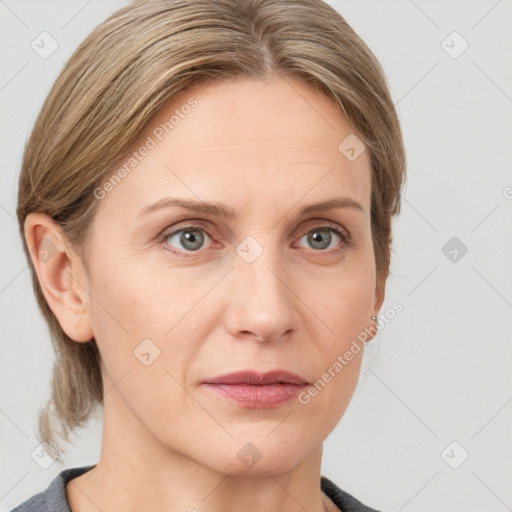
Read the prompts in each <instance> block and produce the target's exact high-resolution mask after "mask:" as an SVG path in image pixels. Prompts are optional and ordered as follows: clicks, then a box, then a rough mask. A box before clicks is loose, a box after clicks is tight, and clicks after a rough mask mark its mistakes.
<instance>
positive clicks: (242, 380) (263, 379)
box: [203, 370, 308, 409]
mask: <svg viewBox="0 0 512 512" xmlns="http://www.w3.org/2000/svg"><path fill="white" fill-rule="evenodd" d="M203 385H204V386H205V387H206V389H208V390H210V391H212V392H214V393H216V394H217V395H220V396H221V397H223V398H225V399H228V400H231V401H234V402H235V403H236V404H237V405H239V406H242V407H247V408H254V409H270V408H275V407H278V406H280V405H282V404H284V403H286V402H288V401H290V400H292V399H293V398H295V397H296V396H297V395H298V394H299V393H300V392H301V391H302V390H303V389H304V388H305V387H306V386H307V385H308V382H307V381H306V380H305V379H303V378H302V377H300V376H299V375H296V374H294V373H291V372H288V371H284V370H276V371H272V372H267V373H260V372H254V371H246V372H236V373H230V374H227V375H223V376H220V377H215V378H211V379H207V380H205V381H204V382H203Z"/></svg>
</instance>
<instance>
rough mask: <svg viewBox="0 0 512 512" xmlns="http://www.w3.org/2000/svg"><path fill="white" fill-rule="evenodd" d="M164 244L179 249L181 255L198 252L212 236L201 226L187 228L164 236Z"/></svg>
mask: <svg viewBox="0 0 512 512" xmlns="http://www.w3.org/2000/svg"><path fill="white" fill-rule="evenodd" d="M162 239H163V242H164V243H166V244H168V245H170V246H171V247H173V248H174V249H177V251H178V252H179V253H182V252H186V251H198V250H199V249H202V248H203V245H204V243H205V240H207V239H209V240H210V241H211V238H210V236H209V235H208V233H207V232H206V231H205V229H204V228H203V227H201V226H185V227H183V228H181V229H177V230H175V231H173V232H172V233H168V234H165V235H164V236H163V238H162Z"/></svg>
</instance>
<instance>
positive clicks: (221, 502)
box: [15, 0, 405, 512]
mask: <svg viewBox="0 0 512 512" xmlns="http://www.w3.org/2000/svg"><path fill="white" fill-rule="evenodd" d="M404 177H405V155H404V149H403V143H402V138H401V133H400V127H399V123H398V120H397V116H396V112H395V110H394V106H393V102H392V101H391V98H390V95H389V91H388V89H387V85H386V81H385V78H384V74H383V72H382V69H381V67H380V65H379V64H378V62H377V61H376V59H375V57H374V56H373V54H372V53H371V51H370V50H369V49H368V48H367V46H366V45H365V44H364V43H363V41H362V40H361V39H360V38H359V37H358V36H357V35H356V34H355V33H354V32H353V30H352V29H351V28H350V26H349V25H348V24H347V23H346V22H345V21H344V20H343V18H342V17H341V16H340V15H339V14H338V13H336V11H334V10H333V9H332V8H331V7H329V6H328V5H327V4H325V3H323V2H322V1H320V0H300V1H295V2H293V3H290V2H287V1H286V0H271V1H270V0H250V1H233V0H218V1H215V2H210V1H206V0H204V1H202V0H150V1H137V2H133V3H131V4H130V5H129V6H127V7H126V8H124V9H121V10H120V11H118V12H117V13H115V14H114V15H113V16H111V17H110V18H109V19H108V20H106V21H105V22H104V23H102V24H101V25H100V26H98V27H97V28H96V29H95V30H94V31H93V32H92V33H91V34H90V35H89V36H88V37H87V38H86V40H85V41H84V42H83V43H82V45H81V46H80V47H79V48H78V49H77V51H76V52H75V53H74V54H73V56H72V57H71V58H70V60H69V62H68V63H67V65H66V67H65V69H64V70H63V72H62V74H61V75H60V76H59V78H58V79H57V81H56V83H55V84H54V87H53V88H52V90H51V92H50V94H49V96H48V98H47V100H46V102H45V104H44V106H43V108H42V111H41V113H40V115H39V117H38V119H37V121H36V124H35V127H34V129H33V132H32V134H31V137H30V139H29V141H28V144H27V147H26V150H25V153H24V158H23V163H22V172H21V176H20V184H19V197H18V210H17V214H18V219H19V224H20V230H21V234H22V236H23V240H24V247H25V251H26V253H27V257H28V258H29V263H30V267H31V271H32V276H33V283H34V289H35V293H36V296H37V299H38V302H39V305H40V307H41V309H42V311H43V314H44V316H45V319H46V320H47V322H48V324H49V327H50V330H51V333H52V339H53V342H54V345H55V349H56V356H57V359H56V366H55V368H54V375H53V381H52V396H51V400H50V402H49V404H48V406H47V407H46V408H45V409H44V410H43V411H42V413H41V416H40V435H41V439H42V441H43V442H45V443H47V444H46V445H45V446H46V447H47V449H48V450H49V451H51V452H52V453H53V454H54V455H55V456H56V457H57V456H58V455H59V453H61V452H62V451H63V449H62V446H61V444H60V439H66V436H67V434H68V433H69V432H70V431H72V430H73V429H75V428H76V427H79V426H82V425H83V424H85V422H86V420H87V419H88V417H89V416H90V414H91V412H92V410H93V409H94V408H95V407H97V406H101V407H102V409H103V417H104V423H103V439H102V447H101V456H100V460H99V461H98V463H97V464H96V465H94V466H88V467H80V468H71V469H68V470H65V471H63V472H62V473H61V474H60V475H58V477H57V478H56V479H55V480H54V481H53V482H52V483H51V485H50V486H49V487H48V489H47V490H46V491H44V492H42V493H40V494H38V495H36V496H33V497H32V498H30V499H29V500H27V501H26V502H25V503H23V504H22V505H20V506H19V507H17V508H16V509H15V510H19V511H24V510H41V509H43V507H44V506H46V507H47V508H46V510H72V511H73V512H76V511H78V512H88V511H92V510H95V511H96V510H98V509H100V510H102V511H104V512H107V511H113V510H127V511H129V510H148V511H151V510H168V511H175V510H176V511H177V510H188V511H196V510H197V511H201V512H202V511H218V510H222V511H230V510H239V509H244V510H265V511H281V512H285V511H295V510H308V511H314V512H320V511H324V510H327V511H334V510H357V511H371V510H374V509H371V508H368V507H366V506H365V505H363V504H362V503H361V502H359V501H358V500H357V499H356V498H354V497H353V496H351V495H350V494H348V493H347V492H345V491H343V490H341V489H340V488H338V487H337V486H336V485H335V484H334V483H333V482H331V481H330V480H329V479H327V478H326V477H325V476H321V475H320V468H321V458H322V442H323V441H324V440H325V438H326V437H327V436H328V435H329V433H330V432H331V431H332V430H333V429H334V427H335V426H336V424H337V423H338V422H339V420H340V419H341V417H342V416H343V413H344V411H345V410H346V408H347V406H348V404H349V401H350V398H351V396H352V394H353V391H354V388H355V385H356V383H357V379H358V376H359V370H360V365H361V358H362V353H363V350H362V348H364V344H365V343H366V342H367V341H369V340H370V339H371V338H372V337H373V336H374V335H375V333H376V331H377V319H378V317H377V315H378V313H379V310H380V308H381V305H382V303H383V300H384V296H385V283H386V278H387V275H388V272H389V263H390V244H391V223H392V218H393V216H394V215H396V214H397V213H398V212H399V208H400V193H401V188H402V186H403V180H404ZM53 417H56V418H57V420H58V421H59V422H60V424H61V425H62V428H61V431H60V432H57V431H55V429H54V428H53V427H52V423H51V419H52V418H53Z"/></svg>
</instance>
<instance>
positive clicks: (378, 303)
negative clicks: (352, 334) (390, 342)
mask: <svg viewBox="0 0 512 512" xmlns="http://www.w3.org/2000/svg"><path fill="white" fill-rule="evenodd" d="M385 290H386V279H385V278H381V279H377V284H376V286H375V301H374V305H373V311H374V312H373V313H372V315H375V316H377V317H378V316H379V311H380V308H381V307H382V304H383V303H384V298H385V296H386V292H385ZM371 322H372V323H371V326H370V327H368V328H366V329H365V340H364V341H365V343H368V342H369V341H371V340H372V339H373V338H374V337H375V335H376V334H377V332H378V329H377V325H376V322H374V321H373V320H372V321H371Z"/></svg>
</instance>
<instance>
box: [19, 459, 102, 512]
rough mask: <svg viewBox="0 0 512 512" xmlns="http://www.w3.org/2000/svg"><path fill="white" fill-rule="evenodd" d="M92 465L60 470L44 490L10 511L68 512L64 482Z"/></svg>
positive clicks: (87, 469)
mask: <svg viewBox="0 0 512 512" xmlns="http://www.w3.org/2000/svg"><path fill="white" fill-rule="evenodd" d="M93 467H94V466H84V467H80V468H70V469H65V470H64V471H61V472H60V473H59V474H58V475H57V476H56V477H55V478H54V479H53V480H52V482H51V483H50V485H49V486H48V487H47V488H46V489H45V490H44V491H41V492H39V493H37V494H34V496H32V497H31V498H29V499H28V500H26V501H24V502H23V503H22V504H21V505H18V506H17V507H16V508H14V509H13V510H12V511H11V512H70V509H69V504H68V501H67V499H66V484H67V483H68V482H69V481H70V480H72V479H73V478H75V477H77V476H80V475H81V474H83V473H85V472H86V471H89V470H90V469H91V468H93Z"/></svg>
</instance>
